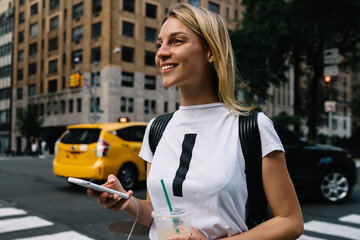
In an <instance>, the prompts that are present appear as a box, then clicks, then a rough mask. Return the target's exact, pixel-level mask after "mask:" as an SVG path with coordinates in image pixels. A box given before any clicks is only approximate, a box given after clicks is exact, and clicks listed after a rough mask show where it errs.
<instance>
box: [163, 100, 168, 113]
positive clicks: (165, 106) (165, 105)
mask: <svg viewBox="0 0 360 240" xmlns="http://www.w3.org/2000/svg"><path fill="white" fill-rule="evenodd" d="M168 108H169V103H168V102H164V113H167V112H168V111H169V109H168Z"/></svg>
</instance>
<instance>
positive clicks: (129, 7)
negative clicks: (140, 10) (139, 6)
mask: <svg viewBox="0 0 360 240" xmlns="http://www.w3.org/2000/svg"><path fill="white" fill-rule="evenodd" d="M123 10H124V11H128V12H135V0H126V1H123Z"/></svg>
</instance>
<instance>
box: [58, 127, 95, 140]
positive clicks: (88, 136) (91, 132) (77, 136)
mask: <svg viewBox="0 0 360 240" xmlns="http://www.w3.org/2000/svg"><path fill="white" fill-rule="evenodd" d="M100 131H101V129H93V128H74V129H69V130H68V132H67V133H66V134H65V136H64V137H63V138H62V139H61V142H62V143H73V144H89V143H94V142H97V141H98V139H99V135H100Z"/></svg>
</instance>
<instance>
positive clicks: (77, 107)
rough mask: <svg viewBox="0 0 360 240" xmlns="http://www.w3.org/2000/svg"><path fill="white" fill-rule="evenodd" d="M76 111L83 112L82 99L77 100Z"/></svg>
mask: <svg viewBox="0 0 360 240" xmlns="http://www.w3.org/2000/svg"><path fill="white" fill-rule="evenodd" d="M76 109H77V112H81V98H77V99H76Z"/></svg>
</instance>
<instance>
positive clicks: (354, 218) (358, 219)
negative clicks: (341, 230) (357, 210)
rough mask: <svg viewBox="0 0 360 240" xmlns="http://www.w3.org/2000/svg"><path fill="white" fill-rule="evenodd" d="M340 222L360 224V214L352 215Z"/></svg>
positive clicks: (340, 219)
mask: <svg viewBox="0 0 360 240" xmlns="http://www.w3.org/2000/svg"><path fill="white" fill-rule="evenodd" d="M339 221H341V222H349V223H355V224H360V215H359V214H350V215H347V216H344V217H341V218H339Z"/></svg>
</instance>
